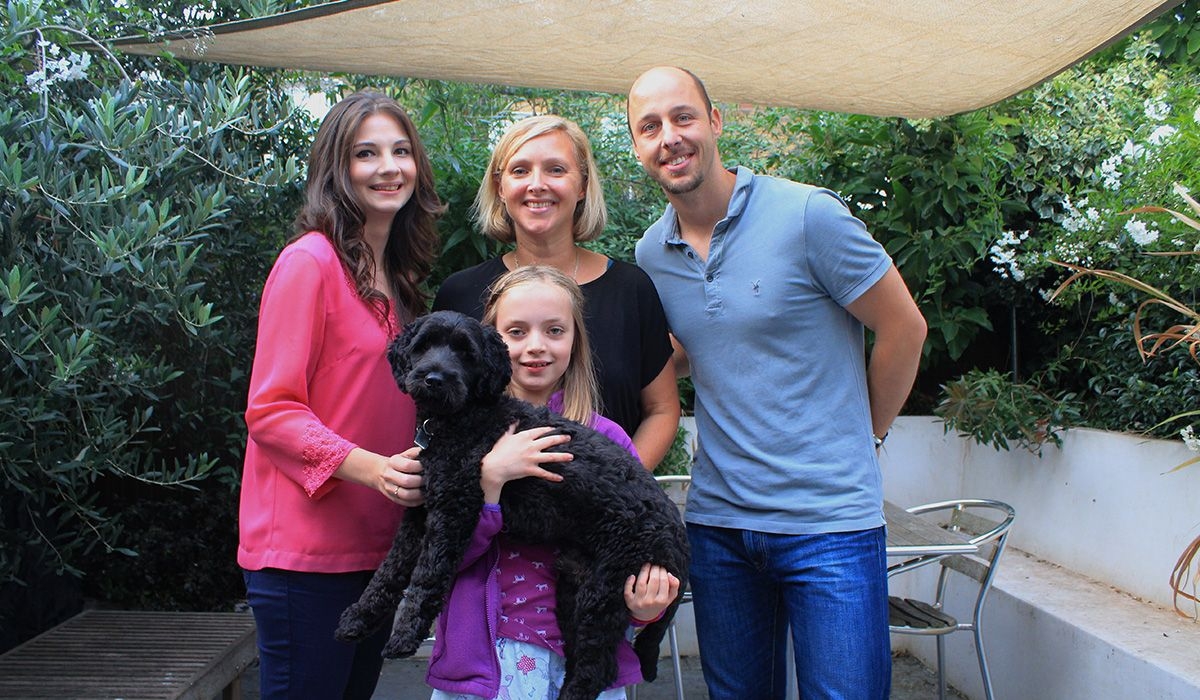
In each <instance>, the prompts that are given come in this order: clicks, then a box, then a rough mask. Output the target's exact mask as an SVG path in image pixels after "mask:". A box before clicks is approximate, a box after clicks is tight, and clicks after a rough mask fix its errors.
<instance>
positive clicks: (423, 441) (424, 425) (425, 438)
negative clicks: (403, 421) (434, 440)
mask: <svg viewBox="0 0 1200 700" xmlns="http://www.w3.org/2000/svg"><path fill="white" fill-rule="evenodd" d="M431 437H433V433H431V432H429V419H428V418H426V419H425V420H423V421H421V425H420V427H418V428H417V436H416V437H414V438H413V442H414V443H415V444H416V445H417V447H420V448H421V449H422V450H426V449H429V438H431Z"/></svg>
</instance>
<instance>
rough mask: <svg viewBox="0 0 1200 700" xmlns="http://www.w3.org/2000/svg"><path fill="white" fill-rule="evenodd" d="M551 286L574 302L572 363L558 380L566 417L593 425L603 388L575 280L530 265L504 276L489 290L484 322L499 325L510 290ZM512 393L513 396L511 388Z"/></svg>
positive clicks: (556, 272) (581, 299) (556, 271)
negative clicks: (500, 310)
mask: <svg viewBox="0 0 1200 700" xmlns="http://www.w3.org/2000/svg"><path fill="white" fill-rule="evenodd" d="M538 283H541V284H549V285H551V286H554V287H558V288H559V289H561V290H563V291H564V292H566V293H567V298H568V299H570V301H571V322H572V323H574V324H575V342H574V343H572V344H571V361H570V363H569V364H568V365H567V371H566V372H564V373H563V376H562V379H561V380H559V387H560V388H561V389H562V392H563V411H562V414H563V417H565V418H568V419H570V420H573V421H576V422H579V423H583V424H585V425H591V423H592V417H593V416H595V415H596V414H598V413H599V412H600V387H599V384H598V383H597V382H596V372H595V369H594V366H593V363H592V348H591V345H590V344H589V343H588V335H587V328H585V327H584V325H583V292H582V291H581V290H580V289H579V285H578V284H576V283H575V280H573V279H571V278H570V277H568V276H566V275H565V274H563V273H562V272H559V271H558V270H557V269H556V268H553V267H550V266H548V265H527V266H525V267H518V268H517V269H515V270H512V271H511V272H507V273H505V274H503V275H501V276H500V277H499V278H498V279H497V280H496V281H495V282H493V283H492V286H491V287H489V288H488V294H487V303H486V304H484V307H483V322H484V323H486V324H487V325H489V326H495V325H496V307H497V306H499V305H500V299H501V298H502V297H503V296H504V295H505V294H506V293H507V292H508V291H510V290H512V289H515V288H516V287H520V286H521V285H526V284H538ZM509 393H512V388H511V385H510V386H509Z"/></svg>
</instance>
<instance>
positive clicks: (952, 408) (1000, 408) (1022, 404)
mask: <svg viewBox="0 0 1200 700" xmlns="http://www.w3.org/2000/svg"><path fill="white" fill-rule="evenodd" d="M934 412H935V413H936V414H937V415H938V417H940V418H941V419H942V420H943V421H944V422H945V429H946V432H950V431H951V430H954V431H957V432H958V434H959V435H961V436H963V437H969V438H972V439H973V440H975V442H978V443H979V444H981V445H989V444H990V445H991V446H992V447H994V448H995V449H997V450H1007V449H1009V443H1010V442H1012V443H1015V444H1016V445H1018V446H1019V447H1021V448H1023V449H1025V450H1028V451H1029V452H1031V453H1033V454H1036V455H1038V456H1039V457H1040V456H1041V454H1042V448H1043V447H1044V446H1045V444H1046V443H1047V442H1052V443H1054V445H1055V446H1056V447H1061V446H1062V437H1061V436H1060V433H1061V432H1062V430H1063V429H1065V428H1069V427H1071V426H1073V425H1077V424H1078V422H1079V414H1078V408H1077V406H1076V404H1075V396H1074V395H1073V394H1064V395H1061V396H1058V397H1052V396H1050V395H1048V394H1046V393H1044V392H1043V391H1042V390H1041V389H1039V388H1038V387H1036V386H1033V385H1031V384H1024V383H1019V382H1014V381H1013V380H1012V378H1011V377H1010V376H1008V375H1006V374H1003V373H1001V372H997V371H996V370H978V369H974V370H971V371H970V372H967V373H966V374H965V375H963V376H962V377H960V378H959V379H957V380H955V381H953V382H951V383H949V384H947V385H946V386H945V387H944V396H943V398H942V401H941V403H939V404H938V406H937V409H936V410H935V411H934Z"/></svg>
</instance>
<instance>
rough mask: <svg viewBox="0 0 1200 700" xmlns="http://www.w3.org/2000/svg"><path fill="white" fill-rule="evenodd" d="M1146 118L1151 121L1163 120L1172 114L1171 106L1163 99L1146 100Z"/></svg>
mask: <svg viewBox="0 0 1200 700" xmlns="http://www.w3.org/2000/svg"><path fill="white" fill-rule="evenodd" d="M1145 113H1146V118H1147V119H1149V120H1150V121H1155V122H1161V121H1162V120H1164V119H1166V118H1167V117H1168V116H1170V114H1171V107H1170V105H1168V104H1167V103H1165V102H1163V101H1162V100H1146V110H1145Z"/></svg>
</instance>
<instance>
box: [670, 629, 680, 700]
mask: <svg viewBox="0 0 1200 700" xmlns="http://www.w3.org/2000/svg"><path fill="white" fill-rule="evenodd" d="M667 639H668V640H670V642H671V668H672V669H673V670H674V671H675V700H684V698H683V668H682V667H681V666H680V664H679V636H678V635H676V634H675V621H674V620H671V626H670V627H668V628H667Z"/></svg>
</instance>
